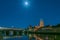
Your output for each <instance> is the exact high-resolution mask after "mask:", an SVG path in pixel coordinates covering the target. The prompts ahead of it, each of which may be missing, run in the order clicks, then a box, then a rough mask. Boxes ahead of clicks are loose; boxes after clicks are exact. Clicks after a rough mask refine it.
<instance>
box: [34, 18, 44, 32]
mask: <svg viewBox="0 0 60 40" xmlns="http://www.w3.org/2000/svg"><path fill="white" fill-rule="evenodd" d="M43 27H44V22H43V20H42V19H41V20H40V23H39V25H38V26H35V28H34V30H35V31H36V30H38V29H39V28H43Z"/></svg>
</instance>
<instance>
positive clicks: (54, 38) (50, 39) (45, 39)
mask: <svg viewBox="0 0 60 40" xmlns="http://www.w3.org/2000/svg"><path fill="white" fill-rule="evenodd" d="M28 37H29V40H60V35H51V34H48V35H47V34H29V36H28Z"/></svg>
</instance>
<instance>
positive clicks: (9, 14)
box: [0, 0, 60, 28]
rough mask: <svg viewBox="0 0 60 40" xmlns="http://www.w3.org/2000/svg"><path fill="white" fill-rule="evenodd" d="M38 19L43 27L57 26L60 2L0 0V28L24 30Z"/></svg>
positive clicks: (49, 0)
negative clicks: (13, 27) (42, 23)
mask: <svg viewBox="0 0 60 40" xmlns="http://www.w3.org/2000/svg"><path fill="white" fill-rule="evenodd" d="M26 2H27V3H26ZM25 4H26V5H25ZM40 19H43V21H44V25H56V24H59V23H60V0H0V26H7V27H10V26H11V27H12V26H15V27H19V28H26V27H28V26H29V25H32V26H35V25H37V24H39V23H40Z"/></svg>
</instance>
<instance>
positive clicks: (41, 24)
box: [39, 19, 44, 28]
mask: <svg viewBox="0 0 60 40" xmlns="http://www.w3.org/2000/svg"><path fill="white" fill-rule="evenodd" d="M41 27H44V22H43V20H42V19H41V20H40V24H39V28H41Z"/></svg>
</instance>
